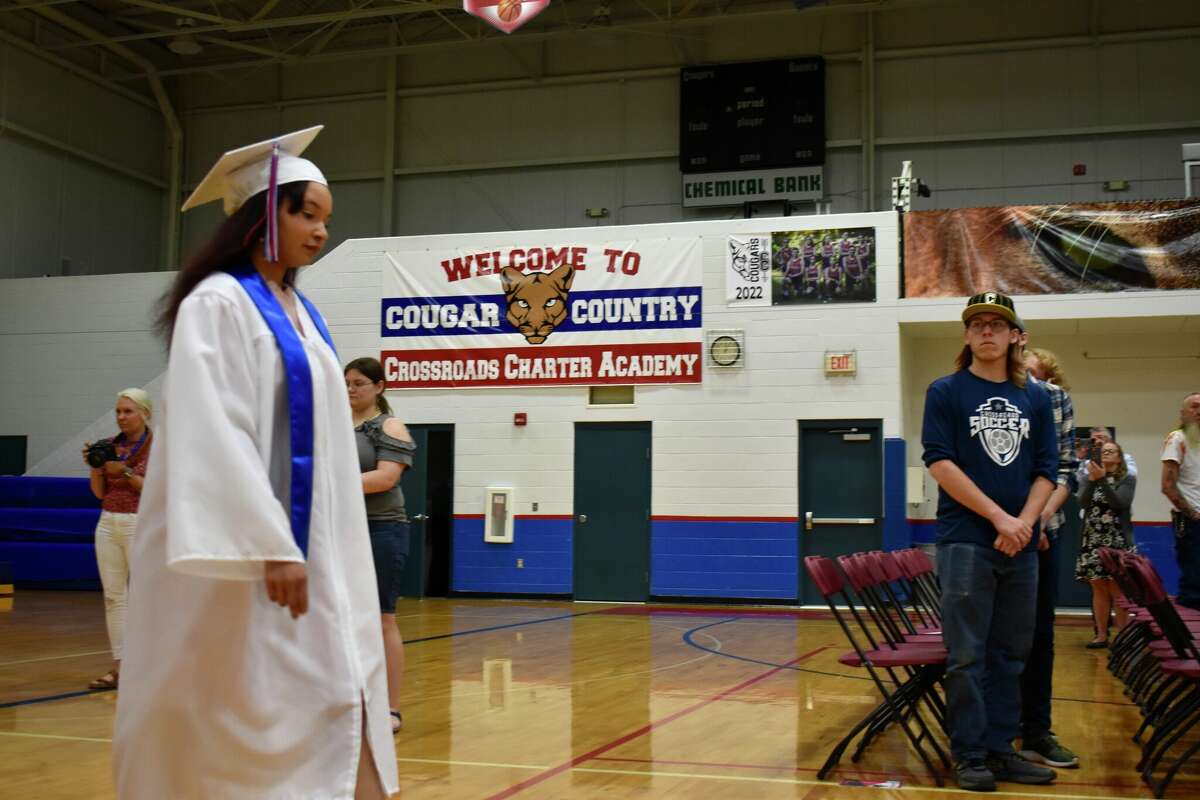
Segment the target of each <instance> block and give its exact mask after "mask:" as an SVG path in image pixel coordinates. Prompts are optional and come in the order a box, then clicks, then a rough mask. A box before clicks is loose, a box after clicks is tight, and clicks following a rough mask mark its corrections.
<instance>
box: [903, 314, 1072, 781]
mask: <svg viewBox="0 0 1200 800" xmlns="http://www.w3.org/2000/svg"><path fill="white" fill-rule="evenodd" d="M962 319H963V323H964V325H965V328H966V330H965V332H964V335H963V338H964V341H965V344H964V347H963V349H962V352H961V353H960V354H959V356H958V363H957V366H958V370H957V371H956V372H954V373H953V374H951V375H947V376H945V377H943V378H938V379H937V380H936V381H934V382H933V383H932V384H930V386H929V389H928V390H927V392H926V394H925V420H924V426H923V429H922V432H921V441H922V444H923V445H924V447H925V454H924V459H925V465H926V467H928V469H929V473H930V474H931V475H932V476H933V478H934V480H936V481H937V482H938V486H939V487H940V488H939V491H938V512H937V565H938V578H939V580H940V582H941V586H942V636H943V639H944V641H945V643H946V650H947V652H948V658H947V661H946V678H945V686H946V723H947V726H948V727H949V729H950V747H951V751H952V752H953V754H954V758H955V762H956V763H955V772H956V774H957V777H958V785H959V787H960V788H962V789H969V790H974V791H992V790H994V789H995V788H996V782H997V781H1011V782H1015V783H1030V784H1043V783H1050V782H1051V781H1053V780H1054V778H1055V773H1054V770H1052V769H1049V768H1047V767H1043V766H1040V765H1037V764H1033V763H1030V762H1029V761H1026V760H1025V759H1023V758H1022V757H1021V756H1020V755H1018V754H1017V753H1016V752H1014V751H1013V748H1012V741H1013V739H1015V738H1016V737H1017V733H1018V726H1019V722H1020V717H1021V692H1020V677H1021V671H1022V669H1023V668H1024V665H1025V659H1026V657H1027V656H1028V655H1029V648H1030V645H1031V644H1032V641H1033V632H1034V609H1035V602H1036V598H1037V583H1038V560H1037V540H1038V520H1039V517H1040V516H1041V513H1042V508H1043V507H1044V506H1045V505H1046V501H1047V499H1049V497H1050V493H1051V492H1052V491H1053V489H1054V480H1055V472H1056V469H1057V467H1058V440H1057V437H1056V434H1055V429H1054V417H1053V411H1052V409H1051V406H1050V398H1049V396H1048V395H1047V393H1046V391H1045V390H1044V389H1043V388H1042V387H1040V386H1037V385H1034V384H1032V383H1029V384H1027V383H1026V381H1025V368H1024V364H1023V362H1022V352H1021V344H1020V331H1018V330H1017V327H1016V320H1017V314H1016V310H1015V309H1014V307H1013V302H1012V299H1011V298H1009V297H1007V296H1006V295H1003V294H1000V293H999V292H984V293H982V294H977V295H975V296H974V297H972V298H971V299H970V300H969V301H968V302H967V307H966V309H965V310H964V311H963V314H962Z"/></svg>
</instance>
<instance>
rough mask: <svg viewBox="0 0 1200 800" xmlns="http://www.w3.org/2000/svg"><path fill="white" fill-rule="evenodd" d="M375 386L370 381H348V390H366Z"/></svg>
mask: <svg viewBox="0 0 1200 800" xmlns="http://www.w3.org/2000/svg"><path fill="white" fill-rule="evenodd" d="M374 385H375V384H373V383H371V382H370V381H346V388H347V389H365V388H367V387H368V386H374Z"/></svg>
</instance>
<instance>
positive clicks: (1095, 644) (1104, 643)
mask: <svg viewBox="0 0 1200 800" xmlns="http://www.w3.org/2000/svg"><path fill="white" fill-rule="evenodd" d="M1084 646H1085V647H1086V648H1087V649H1088V650H1103V649H1104V648H1106V647H1108V637H1107V636H1105V637H1104V638H1103V639H1093V640H1092V641H1090V642H1088V643H1087V644H1086V645H1084Z"/></svg>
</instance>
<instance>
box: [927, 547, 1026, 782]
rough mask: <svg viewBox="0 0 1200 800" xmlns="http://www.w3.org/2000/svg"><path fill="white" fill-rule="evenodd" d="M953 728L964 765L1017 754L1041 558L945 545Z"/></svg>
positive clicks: (941, 558) (954, 747) (940, 553)
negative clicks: (1023, 679) (1024, 672)
mask: <svg viewBox="0 0 1200 800" xmlns="http://www.w3.org/2000/svg"><path fill="white" fill-rule="evenodd" d="M937 567H938V579H939V581H940V582H941V586H942V638H943V639H944V640H945V643H946V650H947V653H948V657H947V659H946V680H945V684H946V725H947V727H948V728H949V729H950V750H951V752H952V753H953V754H954V758H955V760H956V761H967V760H972V759H976V758H984V757H986V756H987V755H988V754H989V753H1011V752H1012V742H1013V739H1015V738H1016V737H1017V731H1018V727H1019V724H1020V719H1021V687H1020V680H1021V671H1022V669H1024V667H1025V658H1026V657H1027V656H1028V655H1029V648H1030V646H1031V645H1032V644H1033V629H1034V624H1033V622H1034V621H1033V614H1034V608H1035V605H1036V601H1037V596H1036V595H1037V582H1038V562H1037V553H1035V552H1031V551H1026V552H1023V553H1020V554H1018V555H1017V556H1016V557H1015V558H1009V557H1008V556H1006V555H1004V554H1003V553H1001V552H1000V551H999V550H995V549H993V548H991V547H984V546H982V545H977V544H968V543H965V542H952V543H948V544H939V545H938V548H937Z"/></svg>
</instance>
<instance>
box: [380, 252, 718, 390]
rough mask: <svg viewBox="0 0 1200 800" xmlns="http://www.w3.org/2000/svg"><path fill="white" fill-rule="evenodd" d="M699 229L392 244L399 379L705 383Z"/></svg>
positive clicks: (388, 344) (388, 323)
mask: <svg viewBox="0 0 1200 800" xmlns="http://www.w3.org/2000/svg"><path fill="white" fill-rule="evenodd" d="M700 252H701V250H700V241H699V239H698V238H680V239H643V240H637V241H630V242H603V243H598V244H597V243H590V242H589V243H579V242H557V243H553V244H542V243H538V242H529V243H526V244H521V245H515V246H514V245H498V246H494V247H481V248H456V249H446V250H423V251H410V252H400V253H388V254H387V259H386V262H387V263H386V264H385V266H384V269H383V270H382V274H383V285H382V299H381V301H380V337H381V340H382V344H381V347H380V351H381V352H380V361H382V362H383V366H384V372H385V376H386V380H387V386H388V388H389V389H431V388H442V387H480V388H482V387H488V386H503V387H513V386H570V385H581V386H587V385H600V384H625V385H628V384H647V383H699V382H700V380H701V361H702V359H701V357H700V355H701V339H702V324H703V323H702V313H701V312H702V294H703V293H702V291H701V259H700Z"/></svg>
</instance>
